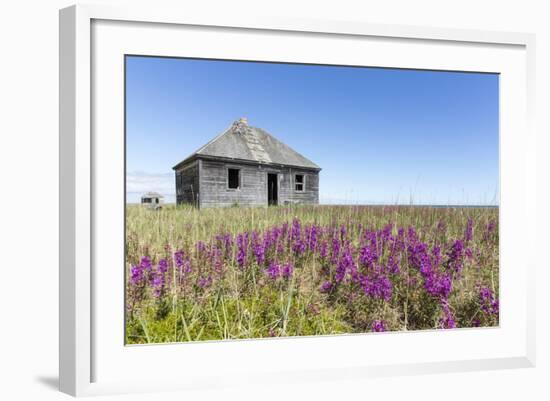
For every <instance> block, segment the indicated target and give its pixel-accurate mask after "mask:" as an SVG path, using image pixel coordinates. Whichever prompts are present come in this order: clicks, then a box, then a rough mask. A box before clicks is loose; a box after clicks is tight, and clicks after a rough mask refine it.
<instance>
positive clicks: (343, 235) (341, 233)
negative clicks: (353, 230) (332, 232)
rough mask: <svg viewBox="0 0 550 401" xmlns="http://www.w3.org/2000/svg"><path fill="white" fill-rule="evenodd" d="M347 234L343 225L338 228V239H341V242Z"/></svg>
mask: <svg viewBox="0 0 550 401" xmlns="http://www.w3.org/2000/svg"><path fill="white" fill-rule="evenodd" d="M347 233H348V229H347V228H346V226H345V225H342V226H341V227H340V238H341V239H342V241H343V240H344V239H345V238H346V235H347Z"/></svg>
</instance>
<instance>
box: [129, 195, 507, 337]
mask: <svg viewBox="0 0 550 401" xmlns="http://www.w3.org/2000/svg"><path fill="white" fill-rule="evenodd" d="M498 232H499V231H498V208H439V207H438V208H432V207H405V206H293V207H270V208H238V207H235V208H227V209H208V210H200V211H199V210H197V209H195V208H192V207H186V206H178V207H176V206H166V207H165V208H164V209H162V210H160V211H153V210H149V209H145V208H142V207H140V206H139V205H129V206H127V230H126V252H127V253H126V278H127V280H126V281H127V288H126V306H127V308H126V341H127V343H128V344H136V343H162V342H181V341H201V340H221V339H243V338H260V337H274V336H302V335H326V334H338V333H364V332H371V331H395V330H424V329H437V328H442V329H449V328H459V327H479V326H494V325H498V319H499V305H498V293H499V288H498V285H499V271H498V266H499V253H498V248H499V247H498V242H499V237H498Z"/></svg>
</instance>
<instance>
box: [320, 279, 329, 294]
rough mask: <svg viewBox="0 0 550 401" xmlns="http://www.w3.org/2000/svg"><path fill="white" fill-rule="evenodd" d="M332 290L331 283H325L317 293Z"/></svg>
mask: <svg viewBox="0 0 550 401" xmlns="http://www.w3.org/2000/svg"><path fill="white" fill-rule="evenodd" d="M331 290H332V283H331V282H330V281H325V282H324V283H323V284H321V288H320V289H319V291H321V292H323V293H327V292H330V291H331Z"/></svg>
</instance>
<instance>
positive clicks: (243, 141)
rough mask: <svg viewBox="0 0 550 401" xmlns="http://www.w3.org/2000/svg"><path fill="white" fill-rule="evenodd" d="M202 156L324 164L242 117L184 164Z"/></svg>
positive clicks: (267, 162) (262, 161)
mask: <svg viewBox="0 0 550 401" xmlns="http://www.w3.org/2000/svg"><path fill="white" fill-rule="evenodd" d="M199 156H204V157H221V158H225V159H237V160H246V161H254V162H258V163H264V164H282V165H289V166H295V167H304V168H310V169H316V170H320V167H319V166H318V165H317V164H315V163H313V162H312V161H311V160H309V159H307V158H305V157H304V156H302V155H301V154H300V153H298V152H296V151H295V150H294V149H292V148H290V147H289V146H288V145H286V144H284V143H283V142H281V141H279V140H278V139H277V138H275V137H274V136H272V135H271V134H269V133H268V132H266V131H264V130H263V129H261V128H257V127H252V126H250V125H248V123H247V120H246V119H244V118H241V119H240V120H237V121H235V122H234V123H233V124H232V125H231V127H229V128H228V129H227V130H226V131H224V132H223V133H222V134H220V135H218V136H217V137H215V138H214V139H212V140H211V141H210V142H208V143H207V144H206V145H204V146H203V147H201V148H200V149H198V150H197V151H196V152H194V153H193V154H191V155H190V156H189V157H187V158H186V159H184V160H183V161H182V162H180V163H178V165H176V166H175V167H174V168H176V167H178V166H179V165H181V164H182V163H185V162H187V161H189V160H191V159H194V158H196V157H199Z"/></svg>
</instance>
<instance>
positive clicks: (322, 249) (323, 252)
mask: <svg viewBox="0 0 550 401" xmlns="http://www.w3.org/2000/svg"><path fill="white" fill-rule="evenodd" d="M319 256H320V257H321V259H323V260H326V258H327V256H328V243H327V241H323V242H321V245H320V246H319Z"/></svg>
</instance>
